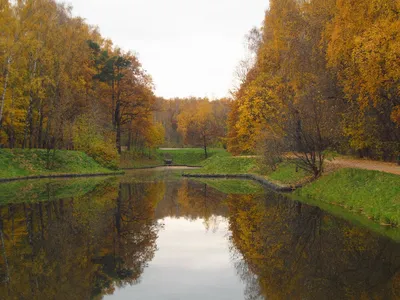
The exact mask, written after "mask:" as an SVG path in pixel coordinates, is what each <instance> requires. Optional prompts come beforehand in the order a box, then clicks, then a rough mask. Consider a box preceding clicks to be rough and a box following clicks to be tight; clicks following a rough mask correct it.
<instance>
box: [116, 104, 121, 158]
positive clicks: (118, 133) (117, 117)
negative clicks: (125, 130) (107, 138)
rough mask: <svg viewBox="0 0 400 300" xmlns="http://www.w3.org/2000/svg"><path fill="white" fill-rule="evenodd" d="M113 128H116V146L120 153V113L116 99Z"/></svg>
mask: <svg viewBox="0 0 400 300" xmlns="http://www.w3.org/2000/svg"><path fill="white" fill-rule="evenodd" d="M115 129H116V134H117V138H116V146H117V149H118V153H119V154H121V152H122V149H121V113H120V102H119V101H117V103H116V106H115Z"/></svg>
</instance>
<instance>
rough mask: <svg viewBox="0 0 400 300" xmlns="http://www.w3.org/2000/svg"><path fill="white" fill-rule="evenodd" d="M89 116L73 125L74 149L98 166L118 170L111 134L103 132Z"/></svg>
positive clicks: (117, 155)
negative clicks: (83, 153)
mask: <svg viewBox="0 0 400 300" xmlns="http://www.w3.org/2000/svg"><path fill="white" fill-rule="evenodd" d="M93 120H95V118H91V117H89V116H86V115H84V116H81V117H79V118H78V119H77V120H76V122H75V125H74V137H73V141H74V147H75V149H76V150H81V151H84V152H86V154H88V155H89V156H91V157H93V159H94V160H96V161H97V162H98V163H99V164H100V165H102V166H103V167H106V168H110V169H118V165H119V154H118V151H117V148H116V147H115V143H114V140H115V139H113V137H114V134H113V133H111V132H105V131H104V130H103V129H102V128H101V127H100V126H98V125H97V124H96V123H95V122H94V121H93Z"/></svg>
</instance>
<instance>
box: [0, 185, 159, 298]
mask: <svg viewBox="0 0 400 300" xmlns="http://www.w3.org/2000/svg"><path fill="white" fill-rule="evenodd" d="M159 188H160V187H159V186H158V185H150V184H147V185H136V186H135V189H132V187H131V186H129V185H124V184H119V185H108V184H105V185H103V186H101V187H98V188H97V189H96V190H95V191H94V192H91V193H89V194H87V195H85V196H83V197H78V198H75V199H63V200H57V201H47V202H40V203H33V204H26V203H24V204H10V205H8V206H3V207H1V208H0V234H1V235H2V236H3V240H4V242H2V244H1V252H2V258H3V259H0V280H1V281H2V284H0V295H2V297H3V296H4V297H7V296H6V295H8V297H9V298H11V299H63V298H66V299H89V298H96V297H101V295H102V294H105V293H112V292H113V290H114V287H115V286H119V287H121V286H124V285H126V284H135V283H137V282H138V281H139V279H140V276H141V274H142V272H143V270H144V268H145V266H146V264H147V262H148V261H150V260H151V259H152V258H153V255H154V251H155V249H156V238H157V232H158V230H159V225H158V224H157V222H156V221H155V219H154V209H155V205H156V202H157V201H156V200H155V199H152V201H148V199H147V198H146V197H147V196H150V195H154V191H156V190H158V189H159ZM49 200H52V199H49Z"/></svg>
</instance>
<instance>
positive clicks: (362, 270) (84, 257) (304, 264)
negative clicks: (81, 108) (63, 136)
mask: <svg viewBox="0 0 400 300" xmlns="http://www.w3.org/2000/svg"><path fill="white" fill-rule="evenodd" d="M81 185H82V183H81ZM77 190H81V188H79V189H77ZM24 194H26V193H24ZM51 194H52V193H49V196H48V199H47V201H45V200H44V199H42V198H43V195H44V194H43V193H41V198H40V201H38V202H35V201H32V200H34V199H26V200H30V201H27V202H25V203H20V204H8V205H3V206H0V243H1V244H0V281H1V283H0V295H1V297H4V298H10V299H89V298H98V299H100V298H102V296H103V295H106V294H112V293H113V292H114V290H115V289H116V288H120V287H124V286H126V285H133V284H138V283H140V278H141V276H142V274H143V272H144V269H145V268H146V266H147V264H148V263H149V262H150V261H151V260H152V259H153V256H154V254H155V251H156V249H157V246H156V240H157V235H158V232H159V230H160V229H161V227H162V225H161V222H159V221H158V220H161V219H164V218H166V217H172V218H182V217H183V218H185V219H186V220H189V221H190V220H198V219H202V220H204V225H205V229H206V230H208V229H211V230H213V229H215V228H217V227H218V220H221V217H223V218H226V220H228V222H229V229H230V231H229V232H227V236H228V237H229V242H230V254H231V258H232V262H233V264H234V266H235V268H236V271H237V274H238V276H239V277H240V278H241V279H242V281H243V282H244V283H245V284H246V289H245V297H246V299H249V300H256V299H257V300H258V299H363V298H364V299H370V298H374V299H399V298H400V272H399V270H400V256H399V253H400V245H399V244H398V243H396V242H394V241H392V240H389V239H387V238H384V237H380V236H377V235H375V234H374V233H371V232H369V231H368V230H366V229H364V228H360V227H357V226H354V225H352V224H351V223H349V222H347V221H344V220H342V219H338V218H335V217H333V216H331V215H329V214H327V213H325V212H323V211H321V210H320V209H318V208H316V207H311V206H307V205H303V204H301V203H297V202H293V201H290V200H287V199H286V198H285V197H284V196H282V195H278V194H275V193H272V192H266V193H265V194H264V195H226V194H224V193H221V192H218V191H217V190H215V189H213V188H211V187H209V186H207V185H205V184H203V183H197V182H194V181H190V180H174V181H168V180H159V181H157V180H154V181H148V182H142V181H140V180H139V181H138V180H137V179H135V180H133V179H132V180H128V179H126V178H122V179H121V180H120V181H119V182H115V181H109V182H108V181H105V182H103V183H102V184H100V185H99V186H97V188H96V189H94V190H92V191H91V192H89V193H87V194H85V195H82V193H77V195H78V196H71V197H69V198H68V197H67V198H64V199H61V200H60V199H59V198H52V196H51ZM30 195H31V194H30ZM10 202H11V203H12V202H13V201H10ZM14 203H15V201H14ZM227 255H229V254H228V253H227ZM199 259H200V260H201V257H199Z"/></svg>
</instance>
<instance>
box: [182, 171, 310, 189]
mask: <svg viewBox="0 0 400 300" xmlns="http://www.w3.org/2000/svg"><path fill="white" fill-rule="evenodd" d="M182 176H183V177H187V178H226V179H229V178H231V179H232V178H233V179H246V180H254V181H257V182H258V183H260V184H261V185H263V186H264V187H267V188H269V189H271V190H273V191H276V192H281V193H290V192H293V191H295V190H296V189H299V188H301V187H303V185H302V184H299V185H294V186H289V185H278V184H277V183H274V182H272V181H269V180H267V179H265V178H264V177H261V176H258V175H254V174H188V173H183V174H182Z"/></svg>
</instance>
